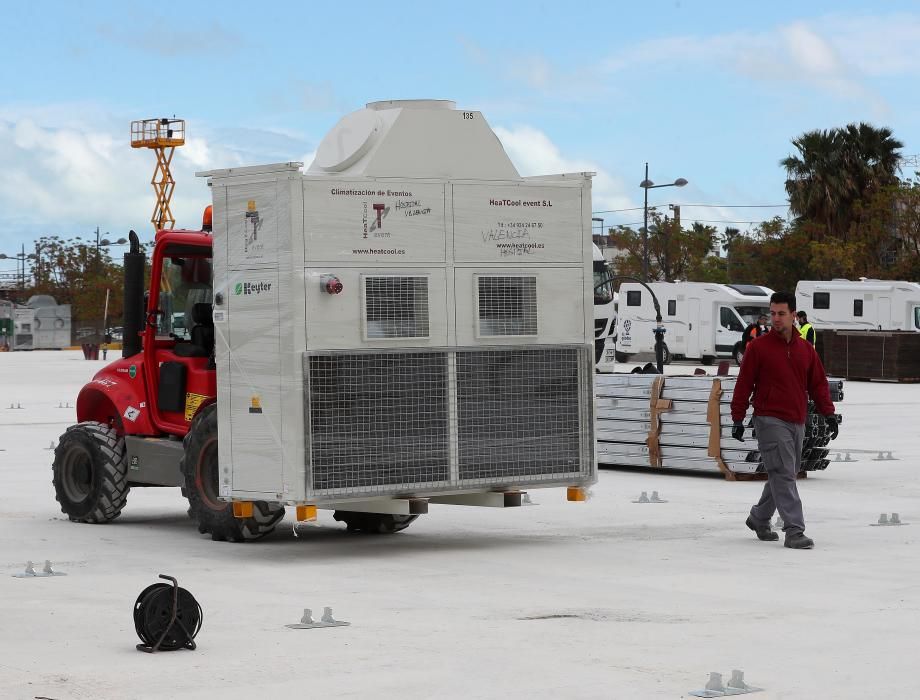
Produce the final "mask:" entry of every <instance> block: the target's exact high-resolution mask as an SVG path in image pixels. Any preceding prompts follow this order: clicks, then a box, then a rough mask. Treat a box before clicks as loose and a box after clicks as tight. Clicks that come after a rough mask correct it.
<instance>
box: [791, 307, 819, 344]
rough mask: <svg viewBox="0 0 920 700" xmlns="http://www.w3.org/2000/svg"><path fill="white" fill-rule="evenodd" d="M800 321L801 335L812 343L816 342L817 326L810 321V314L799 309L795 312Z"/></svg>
mask: <svg viewBox="0 0 920 700" xmlns="http://www.w3.org/2000/svg"><path fill="white" fill-rule="evenodd" d="M795 317H796V319H797V320H798V322H799V335H801V336H802V337H803V338H804V339H805V340H807V341H808V342H809V343H811V344H812V345H814V344H815V335H816V334H815V328H814V326H812V325H811V324H810V323H809V322H808V314H806V313H805V312H804V311H797V312H796V314H795Z"/></svg>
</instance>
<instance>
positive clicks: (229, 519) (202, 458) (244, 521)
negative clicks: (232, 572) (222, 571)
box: [179, 404, 284, 542]
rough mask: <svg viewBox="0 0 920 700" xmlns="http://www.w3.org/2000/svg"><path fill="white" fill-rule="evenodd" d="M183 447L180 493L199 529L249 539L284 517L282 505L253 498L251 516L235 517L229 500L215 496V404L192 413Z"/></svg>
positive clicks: (217, 537) (225, 538)
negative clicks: (186, 501)
mask: <svg viewBox="0 0 920 700" xmlns="http://www.w3.org/2000/svg"><path fill="white" fill-rule="evenodd" d="M184 447H185V451H184V454H183V455H182V460H181V462H180V463H179V469H180V470H181V471H182V477H183V480H184V481H185V485H184V486H183V487H182V495H183V496H185V497H186V498H187V499H188V504H189V508H188V514H189V517H190V518H192V519H193V520H195V521H197V523H198V532H200V533H202V534H209V535H211V539H212V540H217V541H230V542H251V541H253V540H258V539H261V538H262V537H265V535H267V534H268V533H270V532H271V531H272V530H274V529H275V525H277V524H278V521H279V520H281V518H283V517H284V506H282V505H278V504H276V503H266V502H264V501H256V502H255V503H253V509H252V510H253V514H252V516H251V517H248V518H236V517H234V515H233V508H232V506H231V505H230V503H229V502H227V501H221V500H220V499H219V498H218V494H219V476H220V468H219V465H218V462H217V406H215V405H213V404H212V405H210V406H206V407H205V408H203V409H202V410H201V412H199V414H198V415H197V416H195V420H193V421H192V427H191V429H190V430H189V431H188V434H187V435H186V436H185V440H184Z"/></svg>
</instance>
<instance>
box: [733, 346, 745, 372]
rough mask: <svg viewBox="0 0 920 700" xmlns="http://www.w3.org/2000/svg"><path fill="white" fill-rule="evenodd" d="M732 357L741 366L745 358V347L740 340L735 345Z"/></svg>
mask: <svg viewBox="0 0 920 700" xmlns="http://www.w3.org/2000/svg"><path fill="white" fill-rule="evenodd" d="M732 357H733V358H734V360H735V364H736V365H738V366H739V367H740V366H741V360H742V358H744V348H743V346H742V345H741V343H740V342H738V343H735V347H734V348H733V349H732Z"/></svg>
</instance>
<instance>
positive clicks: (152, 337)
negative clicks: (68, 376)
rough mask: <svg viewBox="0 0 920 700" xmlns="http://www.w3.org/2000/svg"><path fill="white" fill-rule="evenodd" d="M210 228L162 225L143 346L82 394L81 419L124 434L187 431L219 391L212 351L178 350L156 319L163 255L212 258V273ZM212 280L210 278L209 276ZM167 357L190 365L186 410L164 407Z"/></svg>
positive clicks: (190, 259) (181, 433) (192, 262)
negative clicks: (162, 382)
mask: <svg viewBox="0 0 920 700" xmlns="http://www.w3.org/2000/svg"><path fill="white" fill-rule="evenodd" d="M210 258H211V234H210V233H207V232H205V231H184V230H179V231H159V232H158V233H157V235H156V239H155V243H154V251H153V260H152V269H151V276H150V280H151V281H150V291H149V294H148V298H147V304H146V308H145V310H144V319H145V322H144V328H143V331H142V332H141V337H142V343H143V349H142V350H141V352H139V353H137V354H135V355H132V356H130V357H122V358H120V359H118V360H115V361H114V362H112V363H110V364H109V365H107V366H106V367H104V368H103V369H102V370H100V371H99V372H98V373H97V374H96V375H95V376H94V377H93V379H92V381H90V382H89V383H88V384H87V385H86V386H85V387H83V389H82V390H81V391H80V394H79V396H78V397H77V405H76V410H77V419H78V421H80V422H83V421H97V422H99V423H103V424H107V425H110V426H112V427H113V428H114V429H115V430H116V431H117V432H118V433H119V434H120V435H136V436H143V437H156V436H163V435H174V436H177V437H183V436H185V434H186V433H188V431H189V427H190V425H191V422H192V420H193V419H194V418H195V416H196V415H197V414H198V412H199V411H200V410H201V409H202V408H204V407H205V406H208V405H210V404H212V403H214V401H215V398H216V396H217V379H216V375H215V370H214V367H213V364H212V363H211V361H210V359H209V358H208V357H188V356H183V355H181V354H178V353H177V345H180V344H181V343H182V341H181V340H179V339H176V338H174V337H168V336H163V335H158V325H157V321H158V319H159V318H161V317H162V315H163V310H162V309H160V308H159V304H160V296H161V295H160V292H161V291H162V290H161V288H160V286H161V275H162V272H163V266H164V260H166V259H181V260H183V261H184V262H186V264H189V265H190V266H193V265H195V264H196V262H197V261H207V268H206V269H207V271H208V274H209V273H210ZM207 283H208V284H210V279H208V280H207ZM164 363H172V364H181V365H184V366H185V372H184V374H185V385H184V393H185V401H184V405H183V406H182V408H181V410H169V409H170V408H173V409H174V408H176V407H175V406H173V407H167V408H165V409H164V408H163V407H161V403H160V401H159V396H160V372H161V368H162V367H163V366H164Z"/></svg>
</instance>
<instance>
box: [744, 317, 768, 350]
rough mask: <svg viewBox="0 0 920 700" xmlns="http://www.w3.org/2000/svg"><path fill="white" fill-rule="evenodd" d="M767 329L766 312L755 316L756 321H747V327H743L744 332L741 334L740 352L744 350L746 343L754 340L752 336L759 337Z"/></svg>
mask: <svg viewBox="0 0 920 700" xmlns="http://www.w3.org/2000/svg"><path fill="white" fill-rule="evenodd" d="M769 330H770V329H769V327H768V326H767V316H766V314H760V316H759V317H758V318H757V322H756V323H749V324H748V325H747V328H745V329H744V333H742V334H741V352H744V349H745V348H746V347H747V344H748V343H750V342H751V341H752V340H754V338H759V337H760V336H762V335H763V334H764V333H766V332H767V331H769Z"/></svg>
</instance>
